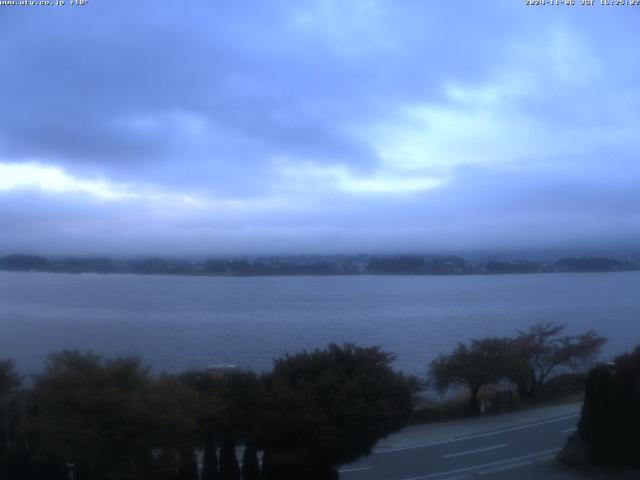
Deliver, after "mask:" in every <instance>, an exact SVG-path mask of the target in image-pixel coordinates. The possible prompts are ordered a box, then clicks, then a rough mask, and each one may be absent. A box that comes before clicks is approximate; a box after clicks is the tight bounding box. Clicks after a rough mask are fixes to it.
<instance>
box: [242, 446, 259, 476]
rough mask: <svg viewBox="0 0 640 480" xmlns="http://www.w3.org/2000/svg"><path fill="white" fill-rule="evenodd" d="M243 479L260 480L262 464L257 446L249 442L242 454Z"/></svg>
mask: <svg viewBox="0 0 640 480" xmlns="http://www.w3.org/2000/svg"><path fill="white" fill-rule="evenodd" d="M242 480H260V464H259V463H258V452H257V451H256V447H254V446H253V445H252V444H250V443H249V444H248V445H247V446H246V448H245V449H244V454H243V455H242Z"/></svg>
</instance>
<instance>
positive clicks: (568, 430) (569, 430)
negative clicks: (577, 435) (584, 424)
mask: <svg viewBox="0 0 640 480" xmlns="http://www.w3.org/2000/svg"><path fill="white" fill-rule="evenodd" d="M577 429H578V427H573V428H567V429H566V430H562V431H561V432H560V433H569V432H575V431H576V430H577Z"/></svg>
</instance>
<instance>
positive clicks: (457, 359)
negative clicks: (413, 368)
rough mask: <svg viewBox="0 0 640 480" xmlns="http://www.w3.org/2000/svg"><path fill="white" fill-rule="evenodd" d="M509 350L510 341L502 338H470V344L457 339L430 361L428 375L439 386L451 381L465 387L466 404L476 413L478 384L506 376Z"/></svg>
mask: <svg viewBox="0 0 640 480" xmlns="http://www.w3.org/2000/svg"><path fill="white" fill-rule="evenodd" d="M509 351H510V349H509V342H508V340H507V339H503V338H484V339H480V340H471V343H470V344H469V345H465V344H462V343H460V344H458V347H457V348H456V349H455V350H454V351H453V352H451V353H450V354H448V355H441V356H440V357H438V358H437V359H435V360H434V361H433V362H431V368H430V377H431V379H432V382H433V383H434V384H435V385H436V386H437V387H438V388H439V389H440V390H445V389H447V388H449V387H450V386H452V385H457V386H464V387H468V388H469V392H470V400H469V408H470V410H471V412H473V413H477V412H479V411H480V407H479V402H478V393H479V391H480V388H481V387H483V386H485V385H489V384H492V383H495V382H497V381H499V380H500V379H501V378H503V377H504V376H505V372H506V369H507V365H508V362H509Z"/></svg>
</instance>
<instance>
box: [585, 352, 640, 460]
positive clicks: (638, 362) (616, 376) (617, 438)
mask: <svg viewBox="0 0 640 480" xmlns="http://www.w3.org/2000/svg"><path fill="white" fill-rule="evenodd" d="M578 434H579V435H580V437H581V439H582V441H583V442H584V444H585V445H586V449H587V458H588V459H589V460H590V461H592V462H594V463H598V464H603V465H612V466H634V467H640V347H638V348H636V350H635V351H634V352H633V353H630V354H626V355H622V356H620V357H618V358H617V359H616V361H615V363H614V364H612V365H601V366H598V367H596V368H594V369H592V370H591V371H590V372H589V375H588V377H587V387H586V392H585V401H584V406H583V410H582V416H581V418H580V423H579V425H578Z"/></svg>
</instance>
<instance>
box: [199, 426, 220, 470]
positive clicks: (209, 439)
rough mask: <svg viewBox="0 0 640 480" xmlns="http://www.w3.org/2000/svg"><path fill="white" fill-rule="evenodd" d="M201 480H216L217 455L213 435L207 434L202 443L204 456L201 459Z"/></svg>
mask: <svg viewBox="0 0 640 480" xmlns="http://www.w3.org/2000/svg"><path fill="white" fill-rule="evenodd" d="M201 479H202V480H218V479H219V476H218V455H217V454H216V443H215V437H214V436H213V433H211V432H208V433H206V436H205V442H204V456H203V457H202V476H201Z"/></svg>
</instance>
